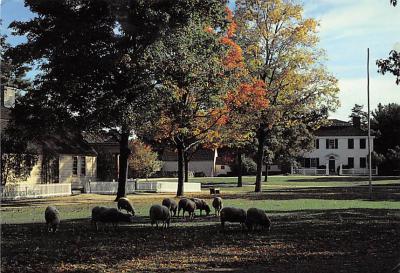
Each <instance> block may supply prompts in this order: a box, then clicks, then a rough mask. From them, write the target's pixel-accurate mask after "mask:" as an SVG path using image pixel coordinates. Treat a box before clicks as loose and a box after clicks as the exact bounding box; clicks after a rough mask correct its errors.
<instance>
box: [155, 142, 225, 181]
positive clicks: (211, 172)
mask: <svg viewBox="0 0 400 273" xmlns="http://www.w3.org/2000/svg"><path fill="white" fill-rule="evenodd" d="M217 156H218V154H217V150H216V149H215V150H208V149H199V150H197V151H196V152H195V153H193V154H192V155H191V156H190V160H189V172H193V174H194V175H195V176H215V163H216V159H217ZM161 160H162V162H163V166H162V168H161V172H162V173H164V174H165V175H169V174H171V173H177V172H178V154H177V153H176V152H175V151H172V150H170V149H165V150H164V152H163V153H162V156H161Z"/></svg>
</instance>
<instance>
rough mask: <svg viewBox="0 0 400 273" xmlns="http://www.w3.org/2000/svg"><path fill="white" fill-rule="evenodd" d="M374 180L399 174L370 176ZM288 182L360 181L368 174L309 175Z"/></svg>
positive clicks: (388, 178)
mask: <svg viewBox="0 0 400 273" xmlns="http://www.w3.org/2000/svg"><path fill="white" fill-rule="evenodd" d="M372 180H374V181H382V180H399V181H400V177H399V176H378V177H372ZM287 181H288V182H362V181H368V176H324V177H310V176H308V177H307V178H306V177H305V178H299V177H296V178H289V179H288V180H287Z"/></svg>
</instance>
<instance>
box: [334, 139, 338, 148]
mask: <svg viewBox="0 0 400 273" xmlns="http://www.w3.org/2000/svg"><path fill="white" fill-rule="evenodd" d="M338 144H339V141H338V139H337V138H335V149H337V148H338V146H339V145H338Z"/></svg>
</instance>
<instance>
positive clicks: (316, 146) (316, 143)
mask: <svg viewBox="0 0 400 273" xmlns="http://www.w3.org/2000/svg"><path fill="white" fill-rule="evenodd" d="M315 149H317V150H318V149H319V139H318V138H317V139H316V140H315Z"/></svg>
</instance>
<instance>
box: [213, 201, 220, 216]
mask: <svg viewBox="0 0 400 273" xmlns="http://www.w3.org/2000/svg"><path fill="white" fill-rule="evenodd" d="M212 206H213V208H214V209H215V215H217V216H218V215H219V214H220V211H221V209H222V198H221V197H215V198H214V200H213V202H212Z"/></svg>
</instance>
